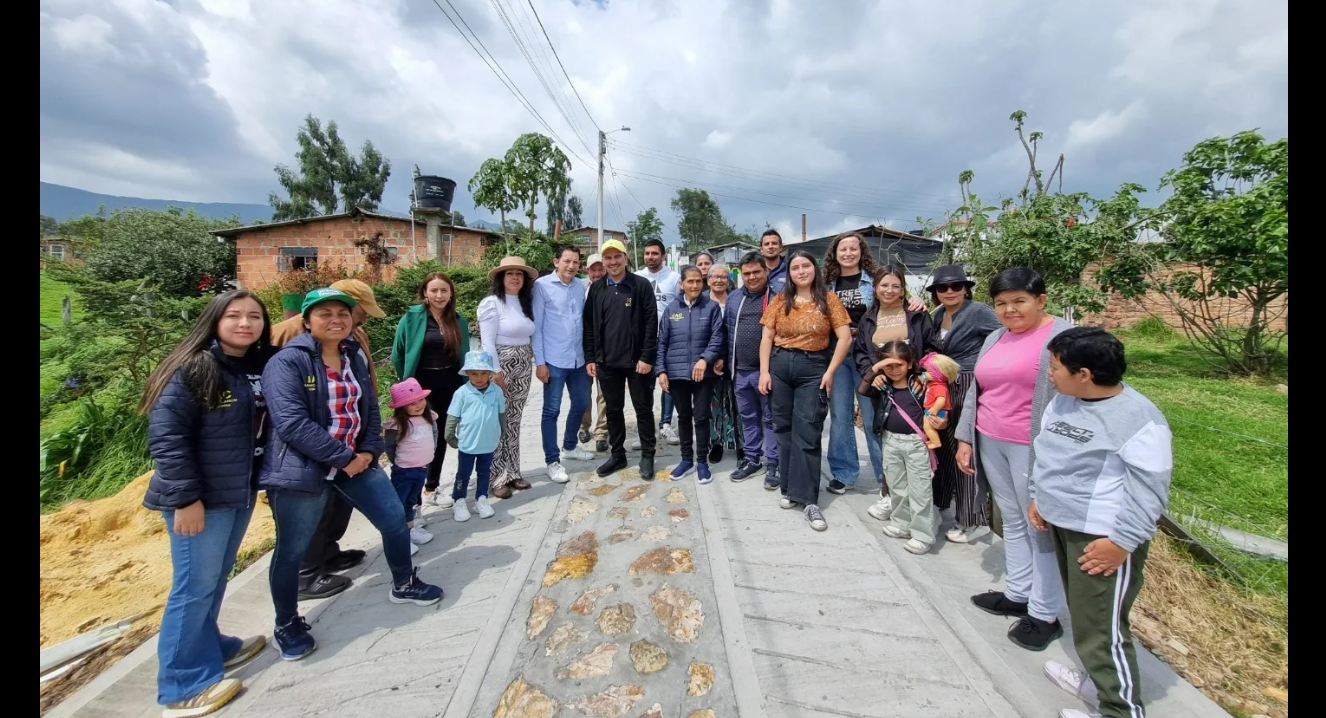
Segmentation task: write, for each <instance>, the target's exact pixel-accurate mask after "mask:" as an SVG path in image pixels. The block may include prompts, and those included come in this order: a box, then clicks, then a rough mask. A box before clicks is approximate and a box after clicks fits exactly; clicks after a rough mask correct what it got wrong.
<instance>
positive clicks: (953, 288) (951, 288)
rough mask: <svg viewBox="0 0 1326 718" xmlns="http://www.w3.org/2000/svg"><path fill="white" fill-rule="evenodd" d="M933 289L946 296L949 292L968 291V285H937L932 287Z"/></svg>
mask: <svg viewBox="0 0 1326 718" xmlns="http://www.w3.org/2000/svg"><path fill="white" fill-rule="evenodd" d="M931 289H933V290H934V291H935V292H937V293H940V294H944V293H947V292H962V291H966V289H967V285H966V284H965V283H954V284H936V285H935V286H933V287H931Z"/></svg>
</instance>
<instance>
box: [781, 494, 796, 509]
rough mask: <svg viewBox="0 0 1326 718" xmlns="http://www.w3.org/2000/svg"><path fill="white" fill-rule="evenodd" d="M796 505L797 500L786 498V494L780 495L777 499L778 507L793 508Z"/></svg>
mask: <svg viewBox="0 0 1326 718" xmlns="http://www.w3.org/2000/svg"><path fill="white" fill-rule="evenodd" d="M796 506H797V502H795V501H793V500H792V499H789V498H787V497H786V496H782V497H780V498H779V499H778V508H780V509H794V508H796Z"/></svg>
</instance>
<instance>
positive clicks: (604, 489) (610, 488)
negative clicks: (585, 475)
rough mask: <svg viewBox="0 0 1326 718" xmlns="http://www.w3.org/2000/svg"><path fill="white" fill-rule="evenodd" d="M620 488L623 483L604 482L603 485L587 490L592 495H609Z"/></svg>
mask: <svg viewBox="0 0 1326 718" xmlns="http://www.w3.org/2000/svg"><path fill="white" fill-rule="evenodd" d="M619 488H621V484H604V485H602V486H595V487H593V488H590V489H586V490H585V491H586V493H588V494H589V495H591V496H607V495H608V494H610V493H612V492H614V491H616V490H617V489H619Z"/></svg>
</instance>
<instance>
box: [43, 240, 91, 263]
mask: <svg viewBox="0 0 1326 718" xmlns="http://www.w3.org/2000/svg"><path fill="white" fill-rule="evenodd" d="M82 253H83V243H82V242H76V241H74V240H72V239H69V238H67V237H42V238H41V262H40V264H41V266H43V267H45V266H46V262H48V261H55V262H68V263H70V264H82V263H83V258H82V256H81V255H82Z"/></svg>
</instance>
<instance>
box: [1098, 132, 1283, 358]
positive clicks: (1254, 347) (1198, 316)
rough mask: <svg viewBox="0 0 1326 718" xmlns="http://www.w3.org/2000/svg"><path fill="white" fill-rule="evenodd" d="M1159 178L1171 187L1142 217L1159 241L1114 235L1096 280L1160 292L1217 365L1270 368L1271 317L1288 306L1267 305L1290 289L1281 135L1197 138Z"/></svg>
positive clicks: (1277, 336)
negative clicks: (1120, 240) (1148, 216)
mask: <svg viewBox="0 0 1326 718" xmlns="http://www.w3.org/2000/svg"><path fill="white" fill-rule="evenodd" d="M1160 186H1161V188H1162V189H1163V188H1167V187H1168V188H1170V189H1171V190H1173V192H1172V194H1171V195H1170V197H1169V198H1168V199H1166V200H1165V201H1164V202H1163V203H1162V204H1161V206H1160V209H1159V211H1158V212H1157V213H1156V214H1155V215H1154V217H1153V218H1152V220H1151V223H1150V224H1151V227H1152V228H1153V229H1155V230H1156V231H1157V233H1158V234H1159V237H1160V239H1161V240H1162V241H1159V242H1146V243H1138V242H1130V243H1125V244H1121V245H1119V246H1118V247H1117V248H1116V250H1117V251H1116V252H1115V253H1114V256H1113V258H1114V261H1113V262H1112V263H1111V265H1110V266H1109V267H1107V268H1106V269H1105V270H1104V271H1102V272H1101V273H1100V278H1101V281H1102V283H1103V284H1104V285H1105V286H1106V287H1107V288H1109V289H1111V290H1114V291H1118V292H1120V293H1121V294H1123V295H1125V296H1138V295H1140V294H1141V293H1142V292H1146V291H1152V292H1154V293H1156V294H1158V295H1160V296H1161V297H1163V298H1164V299H1165V301H1166V303H1167V304H1168V305H1169V307H1170V308H1171V309H1172V310H1173V311H1174V313H1175V314H1177V315H1178V318H1179V320H1180V324H1181V325H1182V328H1183V330H1184V333H1185V334H1186V335H1187V336H1188V338H1189V339H1190V340H1191V341H1192V342H1193V343H1194V344H1195V345H1196V346H1197V347H1198V348H1199V349H1201V350H1203V353H1204V354H1206V356H1207V357H1208V358H1209V359H1210V360H1211V361H1212V363H1214V364H1216V365H1217V366H1220V367H1221V368H1223V369H1226V370H1228V371H1230V372H1231V373H1234V374H1244V375H1249V374H1250V375H1266V374H1269V373H1270V371H1271V368H1272V363H1273V360H1274V358H1275V355H1276V352H1277V349H1278V347H1279V343H1280V342H1281V341H1282V340H1283V338H1284V334H1283V333H1280V332H1276V331H1273V330H1272V329H1271V325H1272V323H1273V322H1274V321H1276V320H1277V319H1279V318H1280V316H1281V314H1282V312H1283V311H1287V306H1288V305H1287V303H1286V304H1285V305H1284V306H1285V307H1286V309H1285V310H1276V309H1275V308H1274V306H1275V305H1276V304H1277V300H1280V299H1281V298H1283V297H1285V296H1286V295H1287V294H1288V293H1289V138H1288V137H1284V138H1281V139H1279V140H1276V141H1274V142H1267V141H1266V140H1265V138H1263V137H1262V136H1261V135H1260V134H1259V133H1257V132H1255V131H1251V130H1249V131H1244V132H1240V133H1238V134H1235V135H1233V136H1230V137H1215V138H1211V139H1207V140H1203V141H1201V142H1199V143H1197V145H1196V146H1194V147H1193V148H1192V149H1191V150H1189V151H1188V152H1187V153H1185V154H1184V155H1183V166H1182V167H1180V168H1178V169H1177V170H1170V171H1169V172H1167V173H1165V176H1164V177H1163V178H1162V180H1161V185H1160ZM1242 309H1246V312H1244V311H1241V310H1242ZM1232 310H1233V311H1232Z"/></svg>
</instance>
